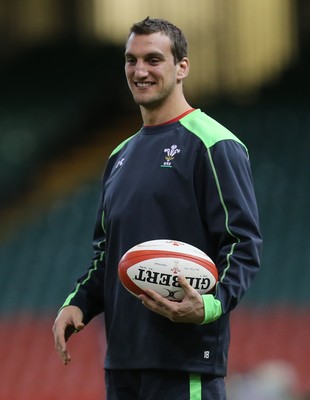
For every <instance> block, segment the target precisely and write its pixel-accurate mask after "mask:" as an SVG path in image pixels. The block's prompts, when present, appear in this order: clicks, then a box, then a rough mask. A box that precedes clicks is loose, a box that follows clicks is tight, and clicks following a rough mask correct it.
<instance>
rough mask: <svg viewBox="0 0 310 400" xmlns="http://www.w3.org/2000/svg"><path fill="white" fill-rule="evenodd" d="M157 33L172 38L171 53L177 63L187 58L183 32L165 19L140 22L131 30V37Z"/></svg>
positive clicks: (149, 19)
mask: <svg viewBox="0 0 310 400" xmlns="http://www.w3.org/2000/svg"><path fill="white" fill-rule="evenodd" d="M157 32H160V33H163V34H164V35H166V36H168V37H169V38H170V40H171V52H172V55H173V57H174V62H175V63H177V62H179V61H181V60H182V59H183V57H186V56H187V41H186V38H185V36H184V34H183V32H182V31H181V29H179V28H178V27H177V26H175V25H173V24H172V23H171V22H169V21H166V20H165V19H160V18H150V17H147V18H145V19H144V20H142V21H140V22H136V23H135V24H133V25H132V27H131V28H130V33H129V36H130V35H131V34H132V33H134V34H136V35H151V34H152V33H157ZM129 36H128V37H129Z"/></svg>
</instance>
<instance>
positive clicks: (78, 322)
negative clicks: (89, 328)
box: [72, 314, 85, 332]
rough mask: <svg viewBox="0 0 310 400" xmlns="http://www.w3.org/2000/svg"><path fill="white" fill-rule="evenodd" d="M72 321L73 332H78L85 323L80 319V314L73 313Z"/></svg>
mask: <svg viewBox="0 0 310 400" xmlns="http://www.w3.org/2000/svg"><path fill="white" fill-rule="evenodd" d="M72 322H73V325H74V328H75V332H79V331H81V330H82V329H84V327H85V324H84V323H83V321H82V315H79V314H78V315H75V316H74V318H73V321H72Z"/></svg>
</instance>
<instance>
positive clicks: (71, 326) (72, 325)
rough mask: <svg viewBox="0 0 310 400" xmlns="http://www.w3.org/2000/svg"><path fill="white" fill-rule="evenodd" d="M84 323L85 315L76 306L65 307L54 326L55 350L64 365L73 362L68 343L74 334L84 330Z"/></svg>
mask: <svg viewBox="0 0 310 400" xmlns="http://www.w3.org/2000/svg"><path fill="white" fill-rule="evenodd" d="M82 321H83V313H82V311H81V309H80V308H78V307H76V306H66V307H64V308H63V309H62V310H61V311H60V312H59V314H58V316H57V318H56V319H55V322H54V325H53V334H54V340H55V348H56V350H57V352H58V354H59V356H60V358H61V360H62V362H63V364H64V365H67V364H68V363H69V362H70V361H71V356H70V354H69V353H68V350H67V344H66V342H67V341H68V339H69V337H70V336H71V335H72V333H74V332H78V331H81V330H82V329H83V328H84V326H85V325H84V324H83V322H82Z"/></svg>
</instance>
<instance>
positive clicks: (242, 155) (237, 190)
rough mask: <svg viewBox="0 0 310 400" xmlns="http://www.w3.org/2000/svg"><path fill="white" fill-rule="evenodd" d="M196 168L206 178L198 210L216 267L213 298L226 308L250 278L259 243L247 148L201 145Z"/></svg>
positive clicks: (228, 143) (226, 143) (227, 144)
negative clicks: (207, 235)
mask: <svg viewBox="0 0 310 400" xmlns="http://www.w3.org/2000/svg"><path fill="white" fill-rule="evenodd" d="M200 170H201V175H200V179H203V180H204V181H205V183H206V186H205V192H203V189H200V198H201V199H200V204H202V205H201V207H203V210H202V215H203V218H205V223H206V226H207V229H208V230H209V233H210V236H209V237H210V238H212V241H213V243H212V246H211V247H212V249H214V254H212V256H213V257H214V260H215V263H216V265H217V268H218V270H219V282H218V284H217V287H216V292H215V295H214V298H215V299H216V300H218V301H220V303H221V310H222V313H227V312H229V311H231V310H232V309H233V308H234V307H235V306H236V305H237V304H238V303H239V301H240V300H241V298H242V297H243V295H244V293H245V292H246V290H247V289H248V288H249V286H250V284H251V283H252V281H253V279H254V277H255V275H256V273H257V271H258V268H259V259H260V253H261V247H262V238H261V234H260V230H259V218H258V211H257V204H256V199H255V193H254V187H253V181H252V174H251V168H250V162H249V158H248V154H247V151H246V149H245V148H244V146H243V145H242V144H240V143H238V142H236V141H234V140H224V141H219V142H217V143H216V144H215V145H214V146H212V147H210V148H207V149H206V152H205V153H204V156H203V158H202V160H201V164H200ZM198 187H200V188H202V187H203V185H200V186H198Z"/></svg>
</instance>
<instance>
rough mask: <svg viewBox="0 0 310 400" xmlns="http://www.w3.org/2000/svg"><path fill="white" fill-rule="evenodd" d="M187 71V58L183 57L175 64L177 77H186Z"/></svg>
mask: <svg viewBox="0 0 310 400" xmlns="http://www.w3.org/2000/svg"><path fill="white" fill-rule="evenodd" d="M188 73H189V59H188V58H187V57H183V59H182V60H181V61H179V62H178V64H177V79H178V80H183V79H184V78H186V77H187V75H188Z"/></svg>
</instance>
